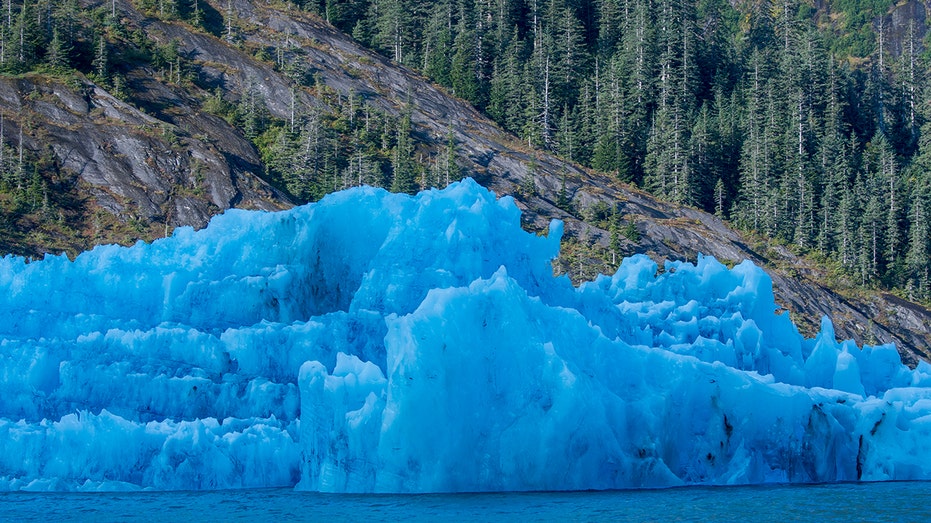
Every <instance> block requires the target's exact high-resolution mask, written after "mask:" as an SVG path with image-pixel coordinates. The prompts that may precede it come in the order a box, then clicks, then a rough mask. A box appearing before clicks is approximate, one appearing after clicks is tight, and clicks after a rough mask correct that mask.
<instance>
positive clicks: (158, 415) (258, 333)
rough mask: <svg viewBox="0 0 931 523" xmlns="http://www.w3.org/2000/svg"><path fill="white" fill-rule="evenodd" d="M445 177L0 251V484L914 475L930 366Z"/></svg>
mask: <svg viewBox="0 0 931 523" xmlns="http://www.w3.org/2000/svg"><path fill="white" fill-rule="evenodd" d="M561 232H562V225H561V224H560V223H559V222H555V221H554V222H553V223H552V224H551V225H550V230H549V234H548V235H546V236H538V235H535V234H531V233H527V232H525V231H523V230H522V229H521V228H520V212H519V210H518V208H517V206H516V205H515V203H514V201H513V200H512V199H510V198H507V197H505V198H501V199H496V197H495V196H494V195H493V194H492V193H490V192H488V191H486V190H485V189H483V188H481V187H480V186H478V185H477V184H476V183H475V182H473V181H471V180H466V181H464V182H461V183H457V184H454V185H452V186H450V187H449V188H447V189H445V190H442V191H437V190H432V191H426V192H423V193H420V194H419V195H417V196H415V197H409V196H405V195H396V194H390V193H387V192H384V191H381V190H376V189H372V188H357V189H352V190H348V191H344V192H340V193H337V194H333V195H330V196H328V197H326V198H325V199H324V200H322V201H321V202H319V203H316V204H311V205H306V206H303V207H298V208H295V209H292V210H289V211H284V212H277V213H264V212H247V211H239V210H231V211H227V212H226V213H225V214H223V215H221V216H218V217H216V218H214V219H213V220H212V221H211V223H210V225H209V226H208V227H207V228H206V229H204V230H201V231H194V230H192V229H190V228H179V229H177V230H176V231H175V232H174V234H173V235H172V236H171V237H169V238H166V239H162V240H158V241H155V242H153V243H151V244H144V243H138V244H136V245H134V246H132V247H129V248H124V247H118V246H100V247H96V248H95V249H93V250H92V251H89V252H86V253H83V254H81V255H80V256H78V257H77V258H76V259H75V260H74V261H70V260H68V258H67V257H65V256H46V257H45V259H44V260H42V261H29V260H25V259H23V258H18V257H13V256H7V257H4V258H2V259H0V489H11V490H18V489H25V490H123V489H144V488H154V489H212V488H246V487H266V486H296V487H297V488H299V489H307V490H320V491H332V492H343V491H351V492H436V491H487V490H554V489H607V488H625V487H653V486H673V485H683V484H742V483H760V482H822V481H846V480H858V479H859V480H893V479H929V478H931V460H929V459H928V458H927V456H931V366H929V365H928V364H926V363H921V364H919V366H918V367H917V368H916V369H914V370H910V369H908V368H907V367H905V366H904V365H902V363H901V361H900V359H899V356H898V353H897V352H896V350H895V348H894V347H893V346H889V345H884V346H877V347H869V346H866V347H863V348H860V347H857V346H856V345H855V344H853V343H852V342H850V341H845V342H838V341H837V340H836V339H835V335H834V331H833V327H832V325H831V322H830V321H829V320H828V319H826V318H825V319H824V320H823V323H822V329H821V332H820V334H818V335H817V337H815V338H814V339H804V338H803V337H802V336H801V335H800V334H799V332H798V330H797V329H796V328H795V326H794V325H793V324H792V322H791V320H790V319H789V315H788V314H777V313H776V309H777V305H776V304H775V300H774V297H773V292H772V282H771V280H770V278H769V277H768V276H767V275H766V273H765V272H764V271H762V270H761V269H760V268H758V267H756V266H754V265H753V264H752V263H750V262H743V263H741V264H739V265H737V266H736V267H734V268H732V269H728V268H727V267H725V266H724V265H722V264H720V263H718V262H717V261H715V260H714V259H712V258H710V257H700V258H699V259H698V260H697V262H696V263H695V264H690V263H683V262H667V263H665V265H664V266H663V267H662V268H660V267H658V266H657V264H656V263H655V262H653V261H652V260H650V259H649V258H647V257H644V256H634V257H632V258H628V259H625V260H624V261H623V263H622V264H621V266H620V268H619V269H618V270H617V272H616V273H615V274H614V275H612V276H599V277H598V278H596V279H595V280H594V281H592V282H588V283H585V284H582V285H581V286H579V287H577V288H576V287H573V286H572V284H571V283H570V282H569V280H568V279H567V278H565V277H554V276H553V275H552V266H551V260H552V259H553V258H554V257H555V256H556V255H557V253H558V249H559V242H560V237H561Z"/></svg>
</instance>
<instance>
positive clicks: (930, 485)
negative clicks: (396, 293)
mask: <svg viewBox="0 0 931 523" xmlns="http://www.w3.org/2000/svg"><path fill="white" fill-rule="evenodd" d="M297 520H300V521H361V520H364V521H455V522H457V523H458V522H461V521H475V520H481V521H509V522H511V523H516V522H523V521H719V522H727V521H741V522H744V521H753V522H766V521H773V522H785V521H818V522H828V521H843V522H848V521H871V522H873V521H876V522H879V521H903V522H920V521H931V482H889V483H847V484H833V485H804V486H788V485H779V486H762V487H760V486H753V487H685V488H675V489H661V490H625V491H609V492H532V493H492V494H428V495H346V494H318V493H305V492H294V491H292V490H290V489H261V490H238V491H237V490H232V491H230V490H228V491H213V492H134V493H95V494H79V493H25V492H14V493H2V494H0V521H15V522H16V523H25V522H30V521H36V522H42V523H48V522H53V521H121V522H122V521H127V522H131V521H144V522H147V523H152V522H155V521H256V522H261V521H274V522H281V521H297Z"/></svg>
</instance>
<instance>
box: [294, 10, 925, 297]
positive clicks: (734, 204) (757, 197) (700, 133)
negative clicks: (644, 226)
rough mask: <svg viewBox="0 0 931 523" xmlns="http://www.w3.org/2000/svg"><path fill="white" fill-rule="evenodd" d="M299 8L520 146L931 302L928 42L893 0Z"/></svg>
mask: <svg viewBox="0 0 931 523" xmlns="http://www.w3.org/2000/svg"><path fill="white" fill-rule="evenodd" d="M303 7H304V8H306V9H309V10H314V11H316V12H318V13H319V14H320V15H321V16H323V17H325V18H326V19H327V20H329V21H330V22H331V23H333V24H335V25H336V26H337V27H339V28H341V29H342V30H343V31H345V32H348V33H351V34H352V35H353V36H354V37H355V38H356V39H357V40H359V41H361V42H364V43H366V44H367V45H369V46H371V47H373V48H375V49H377V50H379V51H380V52H381V53H383V54H385V55H387V56H389V57H391V58H393V59H394V60H396V61H398V62H401V63H404V64H406V65H408V66H410V67H413V68H417V69H419V70H421V71H423V72H424V73H426V74H427V75H428V76H429V77H430V78H431V79H433V80H434V81H435V82H437V83H439V84H441V85H443V86H446V87H447V88H448V89H450V90H451V91H452V92H453V93H454V94H456V95H457V96H459V97H462V98H464V99H466V100H468V101H470V102H471V103H472V104H474V105H475V106H477V107H478V108H480V109H481V110H482V111H484V112H486V113H487V114H488V115H490V116H491V117H493V118H494V119H495V120H496V121H497V122H498V123H499V124H500V125H501V126H502V127H504V128H505V129H507V130H508V131H511V132H512V133H514V134H516V135H518V136H520V137H521V139H523V140H525V141H526V142H527V144H528V145H529V146H532V147H540V148H544V149H546V150H549V151H552V152H554V153H556V154H558V155H560V156H562V157H564V158H566V159H569V160H572V161H575V162H578V163H581V164H583V165H585V166H588V167H590V168H593V169H596V170H600V171H604V172H610V173H614V174H615V175H616V176H617V177H618V179H620V180H622V181H625V182H629V183H632V184H636V185H637V186H640V187H642V188H644V189H646V190H648V191H650V192H651V193H653V194H655V195H657V196H659V197H661V198H664V199H667V200H670V201H674V202H678V203H682V204H685V205H691V206H695V207H699V208H702V209H704V210H706V211H710V212H713V213H715V214H717V215H719V216H721V217H724V218H726V219H728V220H730V221H731V222H732V223H734V224H736V225H738V226H739V227H741V228H744V229H749V230H752V231H755V232H757V233H759V234H761V235H763V236H764V237H769V238H773V239H774V240H775V241H780V242H784V243H785V244H789V245H792V246H793V247H794V248H796V249H797V250H799V251H801V252H806V253H812V254H813V255H816V256H820V257H823V258H824V259H827V260H829V261H830V262H832V263H834V264H836V265H837V266H839V267H840V268H841V269H842V270H844V271H847V272H849V273H850V274H852V275H853V276H854V277H855V278H856V279H857V280H858V281H859V283H861V284H864V285H881V286H885V287H894V288H900V289H902V290H904V292H905V293H906V294H907V296H908V297H909V298H910V299H918V300H925V301H926V300H929V299H931V278H929V276H931V274H929V270H931V269H929V264H931V261H929V258H931V250H929V249H931V243H929V241H931V228H929V213H931V125H929V122H931V89H927V88H924V89H923V86H925V85H926V81H925V80H926V78H927V72H928V68H929V59H928V58H929V57H928V54H927V53H926V52H925V50H926V48H927V47H926V45H925V42H924V41H923V38H921V35H920V33H921V32H923V31H924V28H923V27H919V26H918V25H917V24H916V22H915V20H914V19H910V20H909V21H908V22H907V23H906V24H905V25H904V26H902V24H901V23H900V24H898V25H896V26H893V24H891V23H890V20H891V17H889V16H887V12H888V11H889V9H890V8H891V7H892V2H889V1H881V0H879V1H877V0H874V1H872V2H868V1H864V2H856V1H854V2H833V3H830V2H829V3H828V7H827V8H822V10H821V11H817V10H816V9H815V8H814V7H813V6H812V5H809V4H808V3H805V2H799V1H797V0H783V1H778V0H774V1H766V0H763V1H754V2H748V3H739V4H737V7H736V8H735V7H733V6H732V4H731V3H729V2H727V1H724V0H700V1H698V2H684V1H681V0H591V1H585V0H478V1H475V0H460V1H455V0H436V1H430V2H419V1H411V0H373V1H365V0H356V1H352V2H333V1H326V2H309V3H306V4H304V5H303ZM919 9H922V8H921V7H919Z"/></svg>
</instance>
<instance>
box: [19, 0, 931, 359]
mask: <svg viewBox="0 0 931 523" xmlns="http://www.w3.org/2000/svg"><path fill="white" fill-rule="evenodd" d="M214 3H215V5H213V6H212V8H213V9H214V10H215V11H217V12H226V10H227V7H228V6H227V2H223V3H222V4H220V3H218V2H216V1H215V0H214ZM116 6H117V9H118V10H119V11H120V12H121V13H122V14H123V16H124V17H125V18H124V20H125V21H127V23H130V24H135V25H137V26H143V25H144V26H145V30H146V33H147V34H148V35H149V36H150V37H151V38H154V39H156V40H158V41H160V42H161V43H168V42H169V41H172V40H174V41H177V42H178V43H179V47H180V50H181V52H182V54H183V55H184V56H186V57H187V58H188V60H190V61H191V63H193V64H194V66H195V68H196V69H197V74H198V75H199V77H200V78H199V80H200V81H199V84H200V85H204V84H206V85H209V86H211V88H214V87H215V88H220V89H221V90H223V91H224V92H226V93H227V94H229V95H230V96H231V97H238V96H239V94H238V93H242V92H243V90H244V89H245V88H246V86H247V85H250V84H251V85H255V86H257V87H258V88H259V89H260V90H261V93H262V95H263V96H264V99H265V101H266V103H267V105H268V109H269V111H270V112H271V113H272V114H273V115H275V116H277V117H279V118H285V119H286V118H288V117H289V114H290V111H291V107H292V102H293V101H294V100H295V99H296V101H298V102H300V103H303V104H306V105H309V106H315V107H321V108H324V109H325V104H323V103H322V101H321V100H317V99H316V98H315V97H314V94H313V93H314V91H313V90H311V89H308V88H303V87H300V86H298V85H296V84H295V83H294V82H293V81H292V80H291V79H289V78H288V77H287V76H285V75H284V74H283V73H281V72H279V71H277V70H276V69H275V67H274V66H273V65H271V64H269V63H267V62H263V61H261V60H258V59H256V58H255V57H253V56H252V55H251V54H249V53H247V52H245V51H244V50H243V49H245V48H248V47H249V46H251V47H252V48H276V46H280V45H281V43H282V42H287V44H288V45H287V47H288V49H300V56H301V59H302V60H305V61H306V63H307V65H308V66H309V68H310V71H308V72H309V73H310V74H312V75H313V76H314V77H315V78H317V81H318V82H322V83H323V84H325V85H326V86H327V87H329V88H331V89H333V90H335V91H336V92H338V93H342V94H345V95H348V94H350V93H352V94H356V95H360V96H361V97H362V98H363V99H364V101H365V103H368V104H372V105H373V106H376V107H378V108H380V109H381V110H384V111H387V112H389V113H391V114H399V113H400V111H401V109H402V108H403V107H404V106H405V105H407V104H408V103H410V105H411V107H412V114H411V120H412V123H413V126H414V129H413V134H414V136H415V138H416V141H417V142H418V148H419V149H421V150H424V151H427V152H429V151H430V150H433V149H435V148H437V147H438V146H440V145H441V144H443V143H445V141H446V136H447V133H448V132H450V131H452V133H453V134H454V137H455V140H456V146H457V153H458V158H457V161H458V163H459V164H460V166H461V167H462V168H463V169H464V170H465V171H466V172H467V173H468V174H469V175H470V176H473V177H474V178H476V179H477V180H478V181H479V182H480V183H482V184H484V185H486V186H488V187H489V188H491V189H493V190H494V191H495V192H497V193H498V194H500V195H513V196H514V197H515V199H516V200H517V202H518V204H519V205H520V206H521V207H522V208H523V209H524V211H525V226H526V227H527V228H529V229H531V230H544V229H545V228H546V227H547V226H548V224H549V221H550V220H551V219H552V218H558V219H561V220H564V221H565V222H566V231H567V235H569V236H571V237H574V238H576V239H578V240H579V241H580V242H583V243H591V244H600V245H602V246H607V245H608V242H609V239H610V233H609V231H607V230H605V229H603V228H599V227H597V226H594V225H592V224H590V223H586V222H585V221H583V220H581V219H580V218H579V217H578V215H581V214H584V213H585V212H586V211H587V210H588V209H590V208H592V207H593V206H595V205H596V204H598V203H599V202H601V203H604V204H607V205H608V206H611V207H614V206H619V208H620V211H621V213H622V214H623V215H624V219H625V220H629V221H631V222H633V224H634V225H635V227H636V229H637V232H638V233H639V239H638V240H637V241H636V242H633V241H630V240H624V242H625V246H624V248H625V250H626V252H627V253H628V254H633V253H635V252H643V253H647V254H649V255H651V256H653V257H654V258H657V259H662V258H671V259H683V258H688V259H694V258H695V257H696V256H697V254H698V253H704V254H706V255H712V256H715V257H717V258H718V259H720V260H723V261H731V262H737V261H740V260H742V259H745V258H749V259H751V260H753V261H754V262H756V263H758V264H761V265H763V266H764V267H767V268H768V271H769V273H770V274H771V275H772V277H773V281H774V284H775V287H776V294H777V299H779V300H781V302H782V303H784V304H785V306H786V307H787V309H788V310H789V311H790V312H791V313H792V314H793V318H794V319H795V320H796V321H802V322H803V323H802V328H803V329H806V330H808V332H807V334H809V335H810V334H812V332H813V331H814V329H815V328H817V325H818V322H819V320H820V316H821V315H822V314H827V315H829V316H830V317H831V318H832V319H833V320H834V322H835V327H836V331H837V334H838V336H840V337H852V338H855V339H857V340H858V341H860V342H861V343H862V342H864V341H870V342H895V343H896V344H897V345H898V347H899V349H900V351H901V352H902V353H903V357H904V359H905V360H906V361H908V362H911V363H915V362H916V361H917V359H918V358H925V359H927V358H929V357H931V333H929V330H931V329H929V325H931V313H929V311H928V310H926V309H924V308H922V307H919V306H917V305H914V304H912V303H909V302H905V301H904V300H901V299H900V298H897V297H895V296H891V295H886V294H874V295H871V296H860V297H857V298H850V297H848V298H845V297H842V296H840V295H838V294H836V293H834V292H832V291H830V290H828V289H827V288H825V287H823V286H822V285H820V284H819V283H817V282H818V281H825V280H826V277H827V276H826V275H825V274H823V273H819V271H818V270H817V269H815V268H812V267H809V266H808V264H807V263H805V262H804V261H803V260H801V259H800V258H798V257H796V256H795V255H793V254H792V253H791V252H789V251H788V250H787V249H784V248H781V247H778V246H765V245H764V246H763V247H762V248H761V247H752V246H751V245H753V242H751V241H750V240H749V239H748V238H746V237H745V236H743V235H742V234H740V233H738V232H735V231H734V230H732V229H730V228H729V227H728V226H727V225H726V224H725V223H723V222H722V221H721V220H719V219H718V218H716V217H714V216H712V215H709V214H707V213H704V212H701V211H698V210H695V209H690V208H683V207H679V206H676V205H672V204H668V203H663V202H659V201H657V200H655V199H653V198H652V197H650V196H648V195H646V194H644V193H642V192H640V191H637V190H635V189H631V188H629V187H626V186H623V185H621V184H619V183H616V181H614V180H613V179H611V178H610V177H609V176H606V175H602V174H597V173H592V172H589V171H587V170H584V169H581V168H579V167H578V166H575V165H573V164H570V163H568V162H565V161H563V160H560V159H558V158H555V157H553V156H551V155H548V154H546V153H542V152H538V151H533V150H529V149H527V148H526V146H524V145H523V144H521V143H519V142H518V141H517V140H516V139H515V138H514V137H513V136H511V135H508V134H506V133H505V132H503V131H501V130H500V129H499V128H498V127H497V126H496V125H495V124H494V123H493V122H491V121H490V120H489V119H488V118H486V117H484V116H482V115H481V114H480V113H478V112H477V111H476V110H475V109H474V108H472V107H471V106H470V105H468V104H466V103H464V102H462V101H460V100H457V99H455V98H454V97H452V96H450V95H448V94H447V93H446V92H445V91H444V90H443V89H441V88H439V87H437V86H435V85H433V84H431V83H430V82H428V81H427V80H426V79H425V78H423V77H422V76H420V75H419V74H417V73H415V72H413V71H411V70H409V69H407V68H405V67H402V66H399V65H396V64H393V63H391V62H390V61H388V60H387V59H385V58H383V57H381V56H379V55H377V54H374V53H372V52H370V51H368V50H366V49H364V48H362V47H361V46H359V45H358V44H356V43H355V42H354V41H352V39H351V38H349V37H348V36H346V35H344V34H342V33H340V32H339V31H337V30H335V29H334V28H332V27H330V26H329V25H327V24H325V23H324V22H322V21H321V20H319V19H318V18H316V17H314V16H312V15H309V14H307V13H302V12H296V11H284V10H279V9H275V8H272V7H270V6H267V5H265V4H260V3H253V2H250V1H249V0H232V2H231V4H230V5H229V6H230V7H232V10H233V12H235V13H236V17H237V18H236V19H237V24H238V26H239V27H246V28H249V29H248V30H246V29H242V30H241V31H240V32H239V34H238V35H237V36H238V37H239V38H241V39H242V40H243V42H244V45H239V46H237V47H234V46H232V45H229V44H228V43H227V42H225V41H224V40H222V39H220V38H217V37H215V36H213V35H210V34H206V33H202V32H193V31H192V30H191V29H190V27H189V26H187V25H184V24H180V23H169V22H163V21H159V20H154V19H150V18H146V17H145V16H144V15H143V14H141V13H140V12H138V11H137V10H136V9H135V8H134V7H133V6H132V4H130V3H128V2H125V1H121V0H118V1H117V2H116ZM285 54H286V57H285V59H293V58H295V56H296V55H295V53H294V51H292V50H287V51H285ZM148 73H151V72H147V71H145V70H144V69H143V70H136V71H131V72H130V74H129V77H130V81H131V82H133V85H132V88H133V93H134V94H133V97H134V98H133V101H134V102H135V103H136V104H138V105H140V106H143V107H145V108H146V111H147V112H146V113H143V112H141V111H139V110H138V109H136V108H134V107H133V106H131V105H128V104H126V103H123V102H121V101H119V100H117V99H116V98H114V97H112V96H110V95H109V94H108V93H106V92H105V91H103V90H101V89H100V88H98V87H96V86H94V85H92V84H90V83H85V84H84V85H82V86H80V88H78V89H74V88H72V87H69V86H66V85H63V84H60V83H55V82H49V81H46V80H42V79H38V78H37V79H32V78H25V79H10V78H0V102H2V103H3V104H4V106H6V107H9V108H10V110H11V111H18V110H19V108H28V109H29V111H31V112H33V113H35V114H36V115H38V116H37V118H36V120H37V122H35V123H33V125H37V126H39V127H41V129H42V133H38V134H41V135H42V136H44V138H43V139H42V141H41V142H42V143H40V141H39V140H37V139H34V138H30V139H29V140H28V141H27V143H26V145H27V147H30V148H33V149H35V150H41V149H42V148H44V147H45V146H46V144H47V145H48V146H49V147H51V150H52V151H53V152H54V155H55V157H56V158H57V161H58V162H60V165H61V166H62V167H63V168H64V169H67V170H70V171H73V172H74V173H77V174H78V175H79V176H80V178H81V179H82V180H83V181H84V182H85V183H86V184H87V185H88V187H89V197H91V198H93V199H95V200H96V202H97V204H98V205H99V206H101V207H103V208H104V209H107V210H108V211H110V212H111V213H113V214H115V215H117V216H121V217H126V216H130V215H138V216H141V217H144V218H145V219H147V220H150V221H157V222H167V224H169V225H171V226H175V225H182V224H189V225H194V226H197V227H199V226H202V225H203V224H204V223H206V220H207V219H208V218H209V217H210V216H211V215H212V214H214V213H216V212H219V211H222V210H224V209H226V208H229V207H247V208H260V209H273V208H279V207H284V206H288V205H290V204H291V202H289V201H288V199H287V198H286V197H285V196H284V195H283V194H281V193H280V192H278V191H276V190H274V189H273V188H271V187H270V186H269V185H268V184H267V183H266V182H265V181H263V180H262V179H261V177H260V175H261V174H262V165H261V159H260V158H259V157H258V154H257V152H256V151H255V149H254V147H253V146H252V145H251V144H250V143H249V141H248V140H246V139H245V138H244V137H243V136H241V135H240V134H239V133H238V131H236V129H234V128H233V127H231V126H230V125H228V124H227V123H226V122H225V121H224V120H222V119H220V118H217V117H215V116H211V115H208V114H203V113H199V112H198V110H197V109H196V108H197V107H199V104H198V103H197V102H196V100H197V97H201V98H202V97H204V96H205V95H206V91H200V90H199V89H191V88H187V89H184V88H181V87H178V86H174V85H170V84H165V83H162V82H159V81H156V80H154V79H153V78H152V76H153V75H152V74H148ZM198 91H199V92H198ZM32 92H37V93H38V94H37V95H32V94H30V93H32ZM292 97H294V98H292ZM14 125H15V124H14ZM12 129H13V130H11V128H8V129H7V131H6V133H7V134H6V135H7V136H11V134H10V133H11V132H16V131H15V128H12ZM560 193H562V194H563V195H564V198H568V201H571V206H572V208H573V209H574V213H573V214H570V213H569V212H567V211H566V210H564V209H562V208H560V207H558V206H557V202H558V200H559V197H558V195H559V194H560ZM563 207H567V206H566V205H563ZM586 276H588V277H591V276H592V274H586Z"/></svg>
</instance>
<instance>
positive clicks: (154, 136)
mask: <svg viewBox="0 0 931 523" xmlns="http://www.w3.org/2000/svg"><path fill="white" fill-rule="evenodd" d="M143 81H144V80H143ZM149 83H150V84H151V90H150V91H149V93H148V95H149V96H151V97H153V99H154V98H156V97H159V98H162V99H164V100H165V102H164V103H166V104H168V105H174V106H177V107H185V105H189V104H188V103H187V101H185V100H184V99H182V98H181V97H180V96H179V93H176V92H171V91H168V90H167V89H160V86H161V84H158V83H157V82H151V81H150V82H149ZM147 87H148V86H147ZM0 103H2V104H3V106H4V107H7V108H9V109H10V110H11V111H13V112H14V113H15V114H17V115H28V116H29V118H28V121H27V122H26V123H25V124H24V123H23V121H22V119H21V118H16V117H13V118H9V117H8V120H7V122H6V128H5V130H4V134H5V137H7V138H8V141H14V142H18V136H19V127H20V125H25V126H26V127H27V129H28V132H24V133H22V137H23V145H24V147H25V148H26V149H29V150H32V151H50V152H51V153H52V154H53V155H54V157H55V159H56V161H57V163H58V165H59V167H60V168H61V169H62V170H63V171H65V172H70V173H73V174H75V175H76V176H77V177H78V178H79V179H80V180H81V181H82V182H84V183H85V184H86V185H87V190H88V192H89V195H88V196H90V197H91V198H92V199H93V200H95V202H96V204H97V205H99V206H100V207H102V208H103V209H106V210H107V211H109V212H110V213H112V214H114V215H116V216H118V217H120V218H123V219H126V218H130V217H134V218H140V219H144V220H147V221H158V222H165V223H167V224H168V225H170V226H177V225H194V226H197V227H202V226H203V225H205V224H206V223H207V221H208V220H209V219H210V217H211V216H212V215H214V214H216V213H217V212H219V211H222V210H224V209H228V208H230V207H232V206H241V207H250V208H259V209H278V208H281V207H282V205H287V203H288V202H287V200H286V199H285V198H284V197H283V195H281V194H280V193H279V192H278V191H275V190H274V189H273V188H272V187H270V186H268V185H267V184H266V183H264V182H263V181H262V180H261V179H259V178H257V177H256V174H257V173H259V172H261V166H260V163H261V162H260V160H259V158H258V156H257V155H256V153H255V150H254V148H253V147H252V145H251V144H250V143H249V142H248V141H246V140H245V139H244V138H243V137H241V136H240V135H239V134H238V133H237V132H236V131H235V129H233V128H232V127H230V126H229V125H228V124H226V122H225V121H223V120H222V119H219V118H216V117H211V116H209V115H196V116H195V115H186V116H183V117H180V118H179V119H178V123H182V122H184V123H190V124H191V126H196V127H193V128H194V129H198V128H199V129H201V130H202V131H203V132H202V133H200V134H203V135H207V134H209V136H210V142H209V143H208V142H206V141H204V140H202V139H198V138H196V137H194V136H193V135H191V133H185V132H183V131H181V130H180V129H179V128H178V127H177V126H176V125H173V124H172V123H171V122H169V121H167V120H159V119H157V118H155V117H153V116H150V115H147V114H145V113H143V112H141V111H139V110H138V109H136V108H135V107H133V106H131V105H129V104H127V103H125V102H122V101H120V100H118V99H116V98H115V97H113V96H112V95H111V94H109V93H108V92H106V91H105V90H103V89H101V88H100V87H98V86H96V85H94V84H92V83H90V82H85V83H83V84H82V85H79V86H76V87H75V86H73V85H65V84H64V83H61V82H58V81H56V80H50V79H48V78H46V77H40V76H27V77H25V78H19V79H16V78H10V77H4V76H0ZM195 133H196V131H195ZM10 138H12V140H9V139H10Z"/></svg>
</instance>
